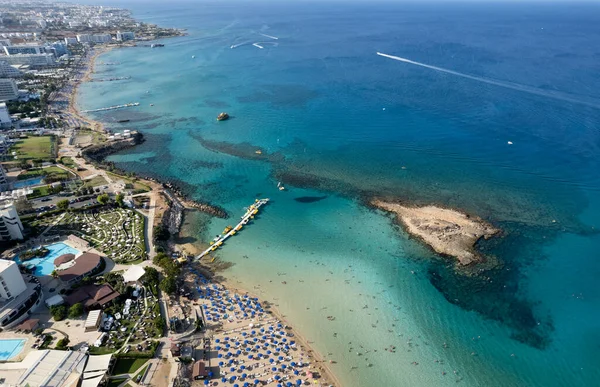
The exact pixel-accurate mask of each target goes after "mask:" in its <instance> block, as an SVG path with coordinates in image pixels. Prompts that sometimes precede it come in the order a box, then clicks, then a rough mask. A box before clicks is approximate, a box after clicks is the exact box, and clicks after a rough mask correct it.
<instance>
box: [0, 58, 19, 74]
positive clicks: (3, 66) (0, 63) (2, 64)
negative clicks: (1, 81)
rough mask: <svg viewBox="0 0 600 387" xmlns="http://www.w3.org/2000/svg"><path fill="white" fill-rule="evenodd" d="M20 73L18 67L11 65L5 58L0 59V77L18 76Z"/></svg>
mask: <svg viewBox="0 0 600 387" xmlns="http://www.w3.org/2000/svg"><path fill="white" fill-rule="evenodd" d="M22 75H23V73H22V72H21V71H19V69H16V68H14V67H12V66H11V65H9V64H8V62H7V61H5V60H0V78H19V77H21V76H22Z"/></svg>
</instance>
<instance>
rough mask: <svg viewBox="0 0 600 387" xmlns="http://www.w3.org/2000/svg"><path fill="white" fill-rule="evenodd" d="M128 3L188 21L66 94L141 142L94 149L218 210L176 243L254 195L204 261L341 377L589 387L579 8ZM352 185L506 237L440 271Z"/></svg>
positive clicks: (584, 40) (592, 176)
mask: <svg viewBox="0 0 600 387" xmlns="http://www.w3.org/2000/svg"><path fill="white" fill-rule="evenodd" d="M120 5H122V4H120ZM130 7H131V8H132V9H133V10H134V15H135V16H136V17H138V18H140V19H142V20H144V21H148V22H152V23H158V24H161V25H165V26H173V27H179V28H187V29H188V33H189V35H188V36H186V37H183V38H177V39H169V40H165V41H164V43H165V44H166V47H164V48H156V49H150V48H149V47H143V46H139V47H136V48H128V49H123V50H115V51H112V52H110V53H108V54H106V55H104V56H102V57H101V58H100V60H99V61H103V62H115V63H116V62H118V63H120V64H118V65H100V64H99V65H98V66H97V67H96V75H95V76H97V77H102V78H106V77H113V76H114V77H119V76H131V77H132V78H131V79H130V80H126V81H119V82H104V83H100V82H97V83H88V84H85V85H83V86H82V87H81V88H80V94H79V99H78V101H79V102H78V103H79V105H80V107H81V108H82V109H95V108H100V107H104V106H111V105H116V104H122V103H127V102H140V103H141V106H140V107H138V108H132V109H125V110H120V111H112V112H105V113H98V114H95V115H94V116H93V117H94V118H97V119H100V120H103V121H104V122H105V123H106V124H107V126H108V127H109V128H111V129H114V130H122V129H139V130H141V131H142V132H143V133H144V135H145V137H146V139H147V140H146V142H145V143H143V144H142V145H140V146H139V147H136V148H134V149H132V150H129V151H126V152H123V153H121V154H117V155H114V156H111V157H110V160H111V161H113V162H115V164H116V165H117V166H118V167H120V168H123V169H126V170H131V171H135V172H138V173H141V174H145V175H151V176H156V177H160V178H162V179H164V180H171V181H174V182H176V183H177V184H179V185H180V186H181V187H182V188H183V189H184V190H185V191H186V192H187V193H188V194H190V195H191V196H193V197H195V198H197V199H200V200H203V201H208V202H211V203H215V204H218V205H220V206H223V207H224V208H226V209H227V210H228V211H229V212H230V214H231V215H232V218H231V219H229V220H220V219H214V220H212V221H211V222H210V223H209V224H208V225H205V224H203V223H202V222H201V221H200V220H199V219H195V218H194V217H190V218H188V219H187V224H186V229H187V230H188V231H189V232H191V234H192V237H193V238H195V239H196V240H197V241H198V242H202V241H204V242H206V241H208V240H210V239H211V238H212V236H214V235H215V234H217V233H220V232H221V231H222V229H223V228H224V227H225V226H226V225H228V224H231V223H233V222H234V221H235V219H236V218H237V216H239V215H241V214H242V212H243V207H245V206H247V205H248V204H250V203H251V202H252V201H253V200H254V198H256V197H270V198H271V199H272V201H271V203H270V204H269V205H268V206H267V207H266V208H265V210H264V212H263V213H262V214H261V216H260V217H259V219H257V220H256V221H255V222H254V224H252V225H251V226H249V227H246V228H245V229H244V231H243V232H241V233H240V234H239V235H238V236H236V237H235V238H233V239H232V240H230V241H228V242H227V243H226V246H225V247H224V248H223V249H222V250H220V253H219V256H220V257H221V258H223V259H224V260H227V261H230V262H232V263H233V264H234V265H233V266H232V267H231V268H230V269H228V270H227V271H226V272H225V273H224V275H225V276H226V277H228V278H229V279H231V280H232V281H233V282H234V283H235V282H236V281H238V282H239V284H240V287H242V288H246V289H250V290H253V291H254V292H256V293H258V294H260V295H261V297H263V298H265V299H266V300H269V301H271V302H273V303H274V304H275V305H276V306H277V307H278V308H279V309H280V310H281V312H282V313H283V314H285V315H286V316H287V317H288V318H289V319H290V321H292V322H293V324H294V325H295V326H297V327H298V328H299V330H300V331H301V332H303V333H305V335H306V336H307V338H308V339H309V340H310V341H314V346H315V348H316V349H317V350H318V351H320V352H321V353H323V354H324V356H325V357H326V359H331V360H334V361H335V362H336V363H335V364H333V365H332V368H333V371H334V372H335V373H336V374H337V375H338V377H339V378H340V380H341V381H342V383H343V385H345V386H367V385H379V386H432V385H435V386H445V385H456V384H457V382H458V383H460V384H463V385H468V386H589V385H595V383H596V381H597V380H598V378H600V369H599V368H598V366H597V358H598V356H599V355H600V346H599V343H600V342H599V340H600V319H599V317H600V300H599V299H600V291H599V289H598V287H597V285H596V278H597V277H598V275H599V274H600V264H599V263H598V260H597V257H598V251H600V249H599V248H600V236H599V235H598V232H597V227H598V224H597V222H598V219H599V216H600V199H599V195H598V192H599V191H600V180H599V177H600V174H598V170H599V169H598V166H599V161H600V153H599V147H600V137H599V136H598V133H600V132H599V128H598V122H599V120H600V108H599V107H600V93H599V92H598V90H600V89H599V88H598V86H600V75H598V74H600V71H598V70H600V69H599V68H598V64H597V63H598V58H600V51H598V50H597V49H596V47H597V46H598V42H600V30H597V28H595V26H596V25H597V21H598V20H597V15H599V14H600V13H599V12H598V11H600V9H599V8H598V5H595V4H569V5H565V4H552V5H551V4H539V3H538V4H533V3H532V4H511V5H501V4H486V5H477V4H467V3H461V4H452V3H445V4H435V3H428V4H421V5H417V4H411V3H406V4H390V3H381V4H369V5H366V4H365V5H361V4H356V3H355V4H351V5H350V4H345V5H344V6H342V5H340V3H319V4H317V3H286V4H285V5H283V4H280V5H274V4H264V3H252V4H245V3H235V2H219V3H216V2H199V3H195V2H194V3H192V2H187V3H169V4H168V5H166V4H164V5H159V4H152V5H144V6H141V5H140V4H139V3H132V4H131V5H130ZM265 35H268V36H265ZM269 36H271V37H277V38H278V39H273V38H270V37H269ZM253 43H257V44H258V45H259V46H262V47H263V48H262V49H261V48H258V47H256V46H253V45H252V44H253ZM231 46H234V48H231ZM376 52H383V53H387V54H390V55H396V56H399V57H403V58H409V59H411V60H413V61H416V62H419V63H424V64H427V65H433V66H437V67H440V68H444V69H450V70H453V71H455V72H457V73H458V74H457V73H448V72H444V71H440V70H436V69H432V68H426V67H423V66H419V65H415V64H409V63H406V62H399V61H395V60H392V59H388V58H383V57H380V56H377V55H376ZM192 56H194V58H192ZM465 74H466V75H468V76H471V78H466V77H464V76H463V75H465ZM150 104H153V105H154V106H150ZM221 111H227V112H228V113H229V114H230V115H231V116H232V118H231V119H230V120H229V121H226V122H216V120H215V117H216V115H217V114H218V113H219V112H221ZM122 119H130V120H131V121H130V122H127V123H123V124H119V123H117V121H118V120H122ZM509 142H511V143H512V144H509ZM257 149H261V150H262V151H263V155H264V156H265V157H262V158H259V157H257V155H256V154H255V153H254V151H255V150H257ZM279 181H281V182H282V183H283V184H284V185H285V186H286V188H287V190H286V191H284V192H280V191H278V189H277V183H278V182H279ZM372 195H384V196H390V197H395V198H400V199H404V200H408V201H409V202H414V203H418V204H420V203H436V204H442V205H446V206H451V207H457V208H461V209H463V210H465V211H468V212H470V213H473V214H476V215H479V216H481V217H484V218H486V219H488V220H489V221H490V222H492V223H494V224H495V225H496V226H498V227H500V228H502V229H503V230H504V233H503V235H502V237H500V238H495V239H493V240H490V241H487V242H485V243H482V244H481V246H480V248H481V250H482V251H483V252H485V253H486V254H488V255H490V256H495V257H497V258H498V259H499V260H500V261H501V262H502V263H503V265H502V266H500V268H498V269H495V270H490V271H485V272H483V273H481V274H480V275H478V276H474V277H465V276H463V275H461V274H457V273H456V272H455V270H454V267H453V264H452V262H451V261H449V260H445V259H442V258H439V257H436V256H435V255H434V254H433V253H431V252H430V250H429V249H427V248H426V247H424V246H423V245H421V244H420V243H419V242H418V241H415V240H413V239H411V238H409V237H408V236H407V235H406V234H405V233H404V232H403V231H402V230H401V229H399V228H397V227H395V226H394V225H393V222H392V221H391V220H390V219H389V218H388V217H387V216H385V215H384V214H382V213H379V212H375V211H372V210H371V209H369V208H367V207H365V206H364V204H363V203H364V202H363V199H365V198H368V197H370V196H372ZM297 199H299V200H297ZM328 316H334V317H335V320H334V321H330V320H329V319H328V318H327V317H328ZM390 346H395V347H396V351H395V352H390V351H388V350H386V349H389V348H390ZM369 364H372V366H369ZM454 371H456V373H455V372H454ZM444 373H445V374H444Z"/></svg>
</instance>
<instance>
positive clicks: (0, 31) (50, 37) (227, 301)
mask: <svg viewBox="0 0 600 387" xmlns="http://www.w3.org/2000/svg"><path fill="white" fill-rule="evenodd" d="M184 34H185V31H182V30H176V29H170V28H163V27H159V26H156V25H152V24H147V23H142V22H139V21H136V20H135V19H134V18H133V17H132V16H131V13H130V11H128V10H125V9H120V8H115V7H103V6H90V5H77V4H71V3H54V2H46V1H21V2H14V1H11V0H2V1H0V130H1V131H0V156H1V167H0V244H1V247H2V248H1V249H0V250H1V255H2V256H1V257H0V285H1V286H0V386H31V387H34V386H56V387H60V386H84V387H95V386H110V387H117V386H119V387H122V386H128V387H134V386H194V385H197V386H199V385H207V386H232V387H241V386H244V387H248V386H274V387H283V386H285V387H291V386H302V385H312V386H333V385H338V382H337V381H336V379H335V377H334V376H333V375H332V374H331V372H330V371H329V369H328V366H327V363H326V362H325V361H324V360H323V359H322V358H321V357H320V356H319V354H317V353H315V352H314V351H313V350H312V349H311V348H310V346H309V345H308V343H307V342H306V341H305V340H304V339H303V338H302V336H301V335H299V334H298V332H296V331H295V330H294V329H293V328H292V327H291V326H290V325H289V324H288V323H287V322H286V321H285V320H284V318H283V316H281V315H280V314H279V313H278V312H277V311H276V310H275V309H274V308H273V307H272V305H271V304H269V303H268V302H266V301H264V300H260V299H259V298H258V297H256V296H255V295H254V294H252V293H250V292H246V291H244V290H241V289H232V288H230V287H228V286H226V285H224V284H223V283H220V282H218V281H217V280H215V278H214V277H215V275H214V274H215V270H216V269H217V268H218V264H219V261H218V260H217V261H215V259H216V258H215V256H214V255H213V254H212V253H213V252H214V251H215V250H216V249H218V248H219V247H220V246H221V245H222V244H223V242H224V241H225V239H227V238H229V237H231V236H233V235H235V234H236V233H237V232H240V231H241V230H242V227H245V226H246V225H248V227H251V224H252V223H253V222H258V221H260V217H261V216H262V214H261V212H260V211H259V208H260V207H261V206H263V205H264V206H266V205H267V203H268V199H266V198H256V201H255V202H254V203H248V208H247V210H246V213H245V214H243V213H242V214H228V213H227V212H226V211H225V210H223V209H222V208H220V207H218V206H215V205H212V204H210V203H201V202H197V201H193V200H190V199H189V198H186V197H184V196H183V195H182V194H181V192H180V190H179V189H177V187H175V186H174V185H172V184H171V183H170V182H166V181H165V182H160V181H157V180H153V179H144V178H141V177H138V176H135V175H134V174H132V173H126V172H124V171H120V170H117V169H115V168H114V167H113V166H112V165H111V164H110V163H107V162H105V158H106V157H107V156H108V155H110V154H112V153H114V152H116V151H119V150H123V149H126V148H130V147H134V146H136V145H138V144H140V143H141V142H143V141H144V137H143V133H141V132H139V131H138V130H136V129H135V128H132V129H128V130H123V131H121V132H111V131H110V130H106V129H105V128H104V127H103V126H102V124H101V123H99V122H95V121H93V120H92V119H90V118H89V117H88V116H86V115H84V113H86V112H82V111H79V110H78V109H77V107H76V105H75V101H74V95H75V94H76V91H77V87H78V86H79V85H80V84H81V83H82V82H86V81H92V79H91V77H90V75H91V73H92V72H93V70H94V64H95V60H96V58H97V57H98V56H99V55H100V54H101V53H104V52H106V51H108V50H111V49H114V48H119V47H128V46H135V45H144V46H146V45H147V46H148V47H149V49H154V48H157V49H158V47H161V46H162V45H163V44H162V43H154V41H155V40H157V39H163V38H169V37H176V36H182V35H184ZM120 80H122V79H118V78H115V79H94V81H102V82H118V81H120ZM133 106H136V105H135V102H132V103H131V104H128V105H123V106H111V107H106V108H102V110H113V109H120V108H128V107H133ZM222 114H226V113H222ZM189 211H201V212H204V213H206V214H208V215H209V216H212V217H219V218H228V217H230V216H233V217H236V216H240V215H241V218H242V221H241V222H240V223H239V224H238V225H237V226H235V228H233V227H231V228H229V229H226V230H224V232H223V235H222V236H220V237H219V238H216V239H217V240H216V241H213V242H212V243H211V242H210V241H206V242H207V243H206V245H205V246H203V249H202V250H199V249H197V248H195V247H194V246H190V245H188V244H179V243H177V242H176V239H175V236H176V235H177V234H178V232H179V229H180V227H181V225H182V222H183V218H184V217H185V214H186V213H187V212H189ZM261 211H262V210H261ZM236 223H237V222H234V223H232V224H236ZM239 237H240V238H243V235H240V236H239ZM204 248H206V250H204ZM203 250H204V251H203Z"/></svg>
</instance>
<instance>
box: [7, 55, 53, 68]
mask: <svg viewBox="0 0 600 387" xmlns="http://www.w3.org/2000/svg"><path fill="white" fill-rule="evenodd" d="M2 60H3V61H5V62H6V63H8V64H9V65H27V66H30V67H49V66H54V65H56V58H55V57H54V54H17V55H7V56H3V57H2Z"/></svg>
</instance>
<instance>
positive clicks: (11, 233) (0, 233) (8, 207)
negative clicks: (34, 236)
mask: <svg viewBox="0 0 600 387" xmlns="http://www.w3.org/2000/svg"><path fill="white" fill-rule="evenodd" d="M0 169H1V167H0ZM0 175H2V176H4V171H2V173H0ZM5 179H6V177H4V180H5ZM19 239H23V224H21V219H19V214H17V208H16V206H15V203H14V202H12V201H5V202H0V240H2V241H8V240H19Z"/></svg>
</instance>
